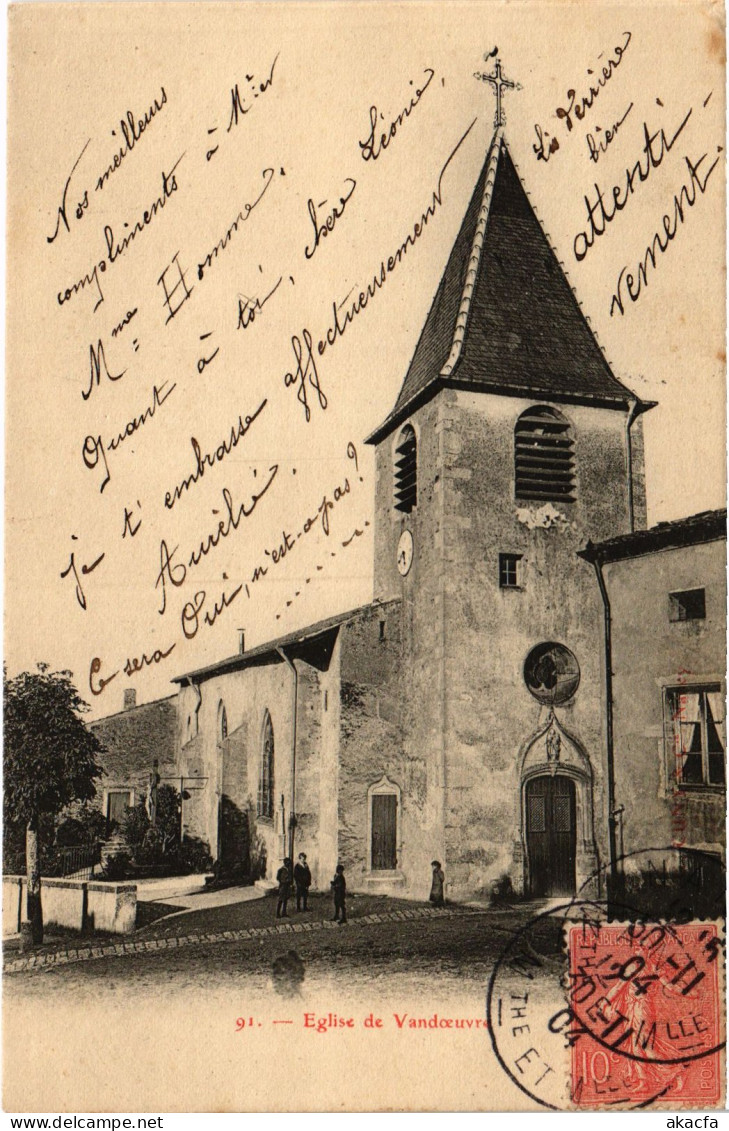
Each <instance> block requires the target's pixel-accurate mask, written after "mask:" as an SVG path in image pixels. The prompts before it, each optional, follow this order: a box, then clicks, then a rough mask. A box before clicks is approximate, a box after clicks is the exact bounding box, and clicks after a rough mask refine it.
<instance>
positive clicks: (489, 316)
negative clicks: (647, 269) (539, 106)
mask: <svg viewBox="0 0 729 1131" xmlns="http://www.w3.org/2000/svg"><path fill="white" fill-rule="evenodd" d="M445 385H447V386H451V387H453V386H455V387H466V388H470V389H477V390H484V391H489V392H496V393H505V394H509V395H512V396H524V395H525V394H526V395H528V396H530V397H533V396H538V397H540V398H543V399H546V400H557V401H579V402H581V403H600V404H603V405H607V406H610V407H615V408H624V407H625V406H627V405H628V404H629V403H630V402H631V401H636V402H637V404H638V406H639V407H640V408H642V409H647V408H650V407H652V403H651V402H641V401H639V400H638V398H636V397H635V395H634V394H633V393H632V392H631V390H630V389H628V388H627V387H626V386H625V385H623V384H622V383H621V382H620V381H618V380H617V378H616V377H614V376H613V374H612V372H611V369H610V366H609V365H608V363H607V361H606V359H605V357H604V355H603V353H602V350H601V349H600V347H599V345H598V344H597V341H596V340H595V337H594V335H593V333H592V330H591V329H590V327H589V325H588V324H587V320H586V319H585V317H584V315H583V313H582V311H581V309H580V306H579V303H578V301H577V299H576V298H575V295H574V293H573V291H572V288H571V287H570V285H569V283H568V282H567V279H566V277H565V274H564V272H563V270H562V268H561V266H560V264H559V261H558V259H557V256H556V255H555V253H554V251H553V250H552V248H551V247H550V245H549V241H548V240H547V237H546V235H545V234H544V231H543V229H542V226H541V224H540V222H539V220H538V219H537V216H536V215H535V213H534V210H533V209H532V206H531V204H530V203H529V199H528V197H527V194H526V192H525V190H524V187H523V186H522V183H521V181H520V179H519V175H518V173H517V171H516V169H515V167H514V163H513V161H512V159H511V156H510V154H509V150H508V148H507V145H506V142H505V140H504V137H503V131H502V130H498V131H497V132H496V133H495V135H494V139H493V141H492V143H491V147H490V149H489V152H488V155H487V157H486V162H485V164H484V167H483V169H482V170H481V175H480V177H479V179H478V181H477V183H476V188H475V190H474V193H473V196H472V197H471V201H470V204H469V205H468V209H467V210H466V215H465V217H464V220H463V223H462V225H461V229H460V231H459V233H458V237H457V239H456V241H455V244H454V245H453V249H452V251H451V254H450V257H449V259H448V263H447V264H446V268H445V271H444V272H443V277H442V279H441V281H440V285H439V287H438V291H437V293H436V296H435V299H434V300H433V304H432V306H431V308H430V311H429V313H428V317H427V319H426V322H425V326H424V327H423V331H422V333H421V335H420V340H419V342H418V344H417V346H416V348H415V353H414V355H413V359H412V361H411V363H410V367H409V369H408V372H407V374H406V377H405V380H404V382H403V386H402V389H401V390H400V395H399V396H398V398H397V402H396V404H395V408H394V409H393V411H392V412H391V413H390V415H389V416H388V417H387V419H386V420H385V421H384V422H383V423H382V424H381V425H380V427H379V428H378V429H377V430H376V431H375V432H374V433H373V434H372V435H371V436H370V437H368V443H375V442H377V441H378V440H380V439H382V438H383V437H384V436H386V435H387V434H388V432H390V431H391V430H392V429H393V428H394V427H395V426H396V425H397V424H399V423H400V421H401V420H403V419H404V418H405V417H406V416H407V415H409V414H410V413H411V412H412V411H413V410H414V408H415V407H417V406H418V405H419V404H420V403H423V401H424V400H426V399H429V397H431V396H433V395H434V393H436V392H437V391H438V389H439V388H442V387H444V386H445Z"/></svg>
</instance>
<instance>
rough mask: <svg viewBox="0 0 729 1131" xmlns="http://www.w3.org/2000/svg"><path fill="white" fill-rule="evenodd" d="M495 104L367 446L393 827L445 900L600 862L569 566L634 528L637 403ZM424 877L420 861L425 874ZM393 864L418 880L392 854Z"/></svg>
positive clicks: (595, 638) (593, 615) (590, 632)
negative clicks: (384, 616)
mask: <svg viewBox="0 0 729 1131" xmlns="http://www.w3.org/2000/svg"><path fill="white" fill-rule="evenodd" d="M477 77H479V78H483V79H484V80H485V81H488V82H489V83H491V84H492V85H493V86H494V89H495V92H496V95H497V111H496V120H495V129H494V133H493V137H492V140H491V143H490V145H489V147H488V152H487V155H486V160H485V163H484V165H483V168H482V170H481V173H480V176H479V178H478V181H477V183H476V186H475V189H474V192H473V195H472V197H471V200H470V203H469V205H468V208H467V210H466V214H465V217H464V219H463V223H462V225H461V228H460V231H459V233H458V236H457V238H456V241H455V244H454V246H453V249H452V251H451V254H450V257H449V259H448V262H447V264H446V266H445V270H444V272H443V276H442V278H441V281H440V285H439V287H438V290H437V293H436V295H435V298H434V300H433V304H432V306H431V308H430V311H429V314H428V317H427V319H426V322H425V325H424V327H423V330H422V333H421V335H420V339H419V341H418V344H417V347H416V349H415V353H414V356H413V359H412V361H411V363H410V366H409V369H408V371H407V374H406V376H405V379H404V381H403V385H402V388H401V390H400V393H399V396H398V398H397V401H396V404H395V406H394V408H393V410H392V412H391V413H390V414H389V416H388V417H387V418H386V419H385V421H384V422H383V423H382V424H381V425H380V427H379V428H378V429H377V430H376V431H375V432H374V433H373V435H372V436H371V437H369V441H368V442H369V443H372V444H374V445H375V446H376V468H377V485H376V511H375V526H376V529H375V597H376V598H381V599H387V598H392V597H400V598H401V602H402V604H401V610H402V611H401V615H402V648H403V654H402V679H401V693H402V710H403V719H404V740H403V741H404V752H403V753H404V755H405V758H406V759H408V760H412V761H413V762H414V763H418V764H422V767H423V773H424V780H425V783H426V784H425V788H424V789H423V790H422V791H421V792H420V794H419V796H418V797H417V799H416V798H412V797H411V798H409V797H408V795H407V791H406V790H405V789H403V792H402V806H403V815H405V813H406V811H407V809H408V806H409V807H410V810H411V811H410V818H411V820H413V821H418V822H420V823H419V833H420V835H419V836H418V837H417V838H413V840H414V841H415V839H417V841H418V843H419V844H422V843H423V841H424V840H425V842H427V843H428V844H432V855H433V856H435V857H437V858H438V859H440V860H441V862H442V863H443V865H444V867H445V871H446V877H447V881H448V883H449V888H450V891H451V892H452V893H453V895H454V897H455V896H456V895H458V894H462V893H474V892H477V891H486V890H489V889H490V888H492V887H493V885H494V884H495V883H497V882H499V881H502V882H505V883H506V882H510V883H511V884H512V885H513V887H514V888H515V889H516V890H527V891H530V892H531V893H532V894H534V895H538V896H540V895H558V894H569V893H572V892H574V891H575V890H577V888H579V887H580V886H581V885H582V884H583V883H584V882H585V881H586V880H587V878H588V877H589V875H590V874H591V873H592V872H593V871H594V870H595V868H596V867H597V866H598V863H599V861H601V860H604V859H605V857H606V854H607V827H608V816H609V814H608V811H607V791H606V781H605V767H604V766H603V764H602V750H603V746H604V743H603V739H602V732H603V707H602V701H601V686H602V683H601V640H602V636H601V625H602V620H601V616H602V608H601V606H600V604H599V595H598V593H597V590H596V587H595V583H594V578H593V577H592V576H591V574H590V571H589V570H588V569H586V568H585V566H584V563H583V562H582V561H581V560H580V559H579V558H578V557H577V551H578V550H579V549H581V548H582V547H583V546H584V545H585V543H586V542H587V541H588V539H591V540H592V541H594V542H596V541H600V540H602V539H605V538H609V537H611V536H613V535H616V534H620V533H624V532H625V531H628V530H631V529H634V528H638V527H642V526H644V525H645V491H644V475H643V446H642V431H641V414H642V413H643V412H644V411H645V410H646V409H648V408H650V407H652V405H651V404H649V403H646V402H642V401H640V400H639V399H638V398H637V397H636V396H635V395H634V394H633V393H632V392H631V391H630V390H629V389H628V388H627V387H626V386H625V385H623V384H622V383H621V382H620V381H618V380H617V378H616V377H615V376H614V375H613V373H612V372H611V369H610V366H609V365H608V363H607V361H606V359H605V357H604V355H603V352H602V350H601V349H600V347H599V345H598V344H597V342H596V340H595V337H594V335H593V333H592V331H591V329H590V327H589V326H588V324H587V322H586V320H585V318H584V316H583V314H582V312H581V309H580V306H579V304H578V302H577V299H576V297H575V295H574V293H573V291H572V289H571V287H570V284H569V283H568V281H567V279H566V277H565V275H564V272H563V271H562V269H561V267H560V264H559V261H558V259H557V256H556V254H555V252H554V250H553V249H552V247H551V246H550V244H549V241H548V239H547V237H546V235H545V233H544V231H543V229H542V227H541V224H540V222H539V220H538V218H537V217H536V215H535V213H534V211H533V209H532V207H531V204H530V202H529V199H528V197H527V194H526V192H525V189H524V187H523V185H522V182H521V179H520V176H519V174H518V171H517V169H516V167H515V165H514V162H513V160H512V158H511V156H510V153H509V150H508V146H507V143H506V140H505V136H504V120H503V109H502V94H503V91H504V90H505V89H509V88H510V87H511V88H513V84H510V83H509V81H508V80H506V79H504V76H503V75H502V72H501V66H500V63H499V60H498V59H497V60H496V62H495V64H494V73H493V74H491V75H488V76H485V75H484V76H477ZM425 863H426V865H427V863H428V862H425ZM402 867H403V870H404V871H406V872H407V871H408V870H409V869H422V867H423V861H421V860H417V861H416V860H411V861H409V860H408V846H407V843H403V860H402Z"/></svg>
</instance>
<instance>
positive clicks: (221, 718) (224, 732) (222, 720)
mask: <svg viewBox="0 0 729 1131" xmlns="http://www.w3.org/2000/svg"><path fill="white" fill-rule="evenodd" d="M227 737H228V712H227V711H226V709H225V704H224V703H222V702H221V703H220V706H219V707H218V740H219V741H220V742H225V740H226V738H227Z"/></svg>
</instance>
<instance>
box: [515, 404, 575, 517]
mask: <svg viewBox="0 0 729 1131" xmlns="http://www.w3.org/2000/svg"><path fill="white" fill-rule="evenodd" d="M514 463H515V473H516V497H517V499H538V500H542V501H544V502H547V501H549V500H553V499H559V500H561V501H562V502H564V503H573V502H574V501H575V441H574V436H573V433H572V427H571V425H570V423H569V421H568V420H566V418H565V417H564V416H563V415H562V413H561V412H558V411H557V409H556V408H546V407H544V406H537V407H536V408H528V409H527V410H526V412H523V413H522V414H521V416H520V417H519V419H518V420H517V422H516V428H515V429H514Z"/></svg>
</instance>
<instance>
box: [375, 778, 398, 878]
mask: <svg viewBox="0 0 729 1131" xmlns="http://www.w3.org/2000/svg"><path fill="white" fill-rule="evenodd" d="M396 867H397V797H396V796H395V794H394V793H375V794H373V796H372V870H373V871H375V870H378V871H393V870H394V869H395V868H396Z"/></svg>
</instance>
